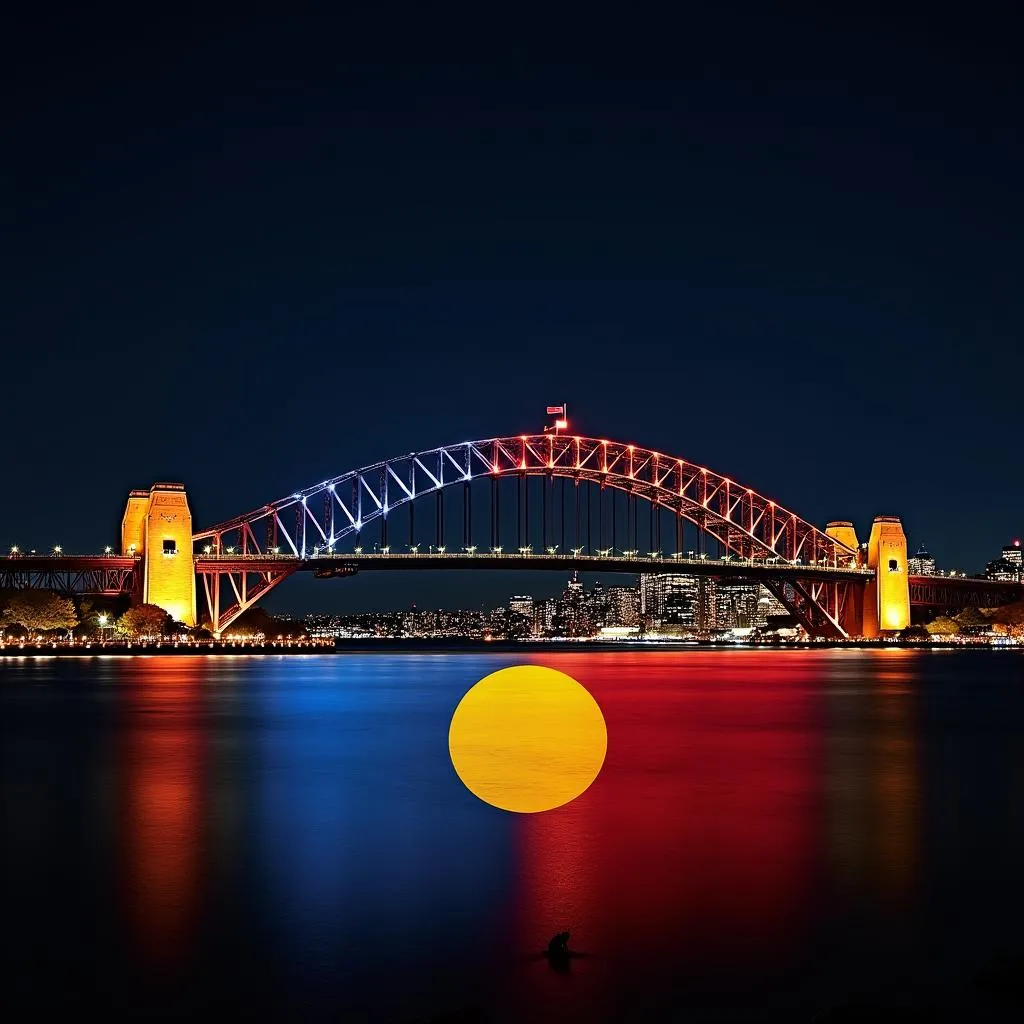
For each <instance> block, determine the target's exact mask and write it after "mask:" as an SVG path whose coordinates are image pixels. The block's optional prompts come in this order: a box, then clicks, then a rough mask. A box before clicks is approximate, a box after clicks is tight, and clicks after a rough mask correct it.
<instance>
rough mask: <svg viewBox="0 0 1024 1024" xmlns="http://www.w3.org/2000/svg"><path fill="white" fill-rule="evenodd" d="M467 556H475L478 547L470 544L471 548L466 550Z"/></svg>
mask: <svg viewBox="0 0 1024 1024" xmlns="http://www.w3.org/2000/svg"><path fill="white" fill-rule="evenodd" d="M466 554H467V555H474V554H476V545H475V544H470V545H469V547H468V548H466Z"/></svg>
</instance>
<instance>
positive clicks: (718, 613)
mask: <svg viewBox="0 0 1024 1024" xmlns="http://www.w3.org/2000/svg"><path fill="white" fill-rule="evenodd" d="M717 584H718V585H717V586H716V587H715V597H714V621H713V622H712V623H711V624H710V625H709V626H708V627H707V628H713V629H753V628H754V627H755V626H756V625H757V605H758V601H759V599H760V596H761V586H760V584H758V583H750V582H748V581H747V580H718V581H717Z"/></svg>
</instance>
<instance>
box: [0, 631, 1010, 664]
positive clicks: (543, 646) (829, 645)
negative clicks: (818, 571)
mask: <svg viewBox="0 0 1024 1024" xmlns="http://www.w3.org/2000/svg"><path fill="white" fill-rule="evenodd" d="M1013 646H1016V645H1000V644H987V643H970V644H956V643H950V644H934V643H929V642H928V641H924V640H922V641H910V642H905V643H893V642H892V641H887V640H855V641H841V640H839V641H836V640H826V641H786V642H780V643H756V644H752V643H726V642H721V641H715V640H691V641H671V640H669V641H649V642H643V641H618V640H615V641H609V640H599V641H593V640H582V641H580V640H575V641H574V640H475V639H446V638H440V637H439V638H427V637H420V638H417V637H405V638H393V639H388V638H381V639H379V640H366V639H339V640H336V641H335V642H333V643H291V644H288V643H270V644H263V643H245V642H241V641H223V642H218V641H212V642H205V643H201V644H190V643H181V642H178V643H163V644H162V643H154V644H141V643H133V644H111V643H106V644H90V645H68V644H50V643H42V644H24V645H22V644H10V645H3V646H0V660H3V659H5V658H39V657H44V658H105V657H153V656H159V657H165V656H167V657H177V656H186V657H188V656H191V657H225V656H227V657H231V656H234V657H237V656H239V655H243V654H244V655H265V656H290V655H335V654H481V653H492V654H499V653H500V654H510V653H513V652H528V653H530V654H538V653H542V652H544V651H550V652H555V653H560V654H564V653H571V652H577V653H580V652H584V651H585V652H586V653H588V654H597V653H600V652H602V651H634V652H638V653H642V652H651V653H658V652H665V651H671V652H673V653H682V652H685V651H696V650H700V651H808V650H878V649H885V650H894V649H896V650H922V651H943V650H965V649H968V650H979V649H984V650H1004V649H1012V647H1013Z"/></svg>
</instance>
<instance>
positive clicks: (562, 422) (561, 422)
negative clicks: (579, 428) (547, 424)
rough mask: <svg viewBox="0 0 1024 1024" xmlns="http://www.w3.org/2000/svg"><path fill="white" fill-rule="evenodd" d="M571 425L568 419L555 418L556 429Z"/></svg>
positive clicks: (563, 428)
mask: <svg viewBox="0 0 1024 1024" xmlns="http://www.w3.org/2000/svg"><path fill="white" fill-rule="evenodd" d="M567 426H569V421H568V420H555V430H565V428H566V427H567Z"/></svg>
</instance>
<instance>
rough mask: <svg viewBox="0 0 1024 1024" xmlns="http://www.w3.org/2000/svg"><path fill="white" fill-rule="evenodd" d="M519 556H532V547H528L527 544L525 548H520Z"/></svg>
mask: <svg viewBox="0 0 1024 1024" xmlns="http://www.w3.org/2000/svg"><path fill="white" fill-rule="evenodd" d="M519 554H521V555H530V554H533V546H532V545H530V544H527V545H526V546H525V547H522V548H520V549H519Z"/></svg>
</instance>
